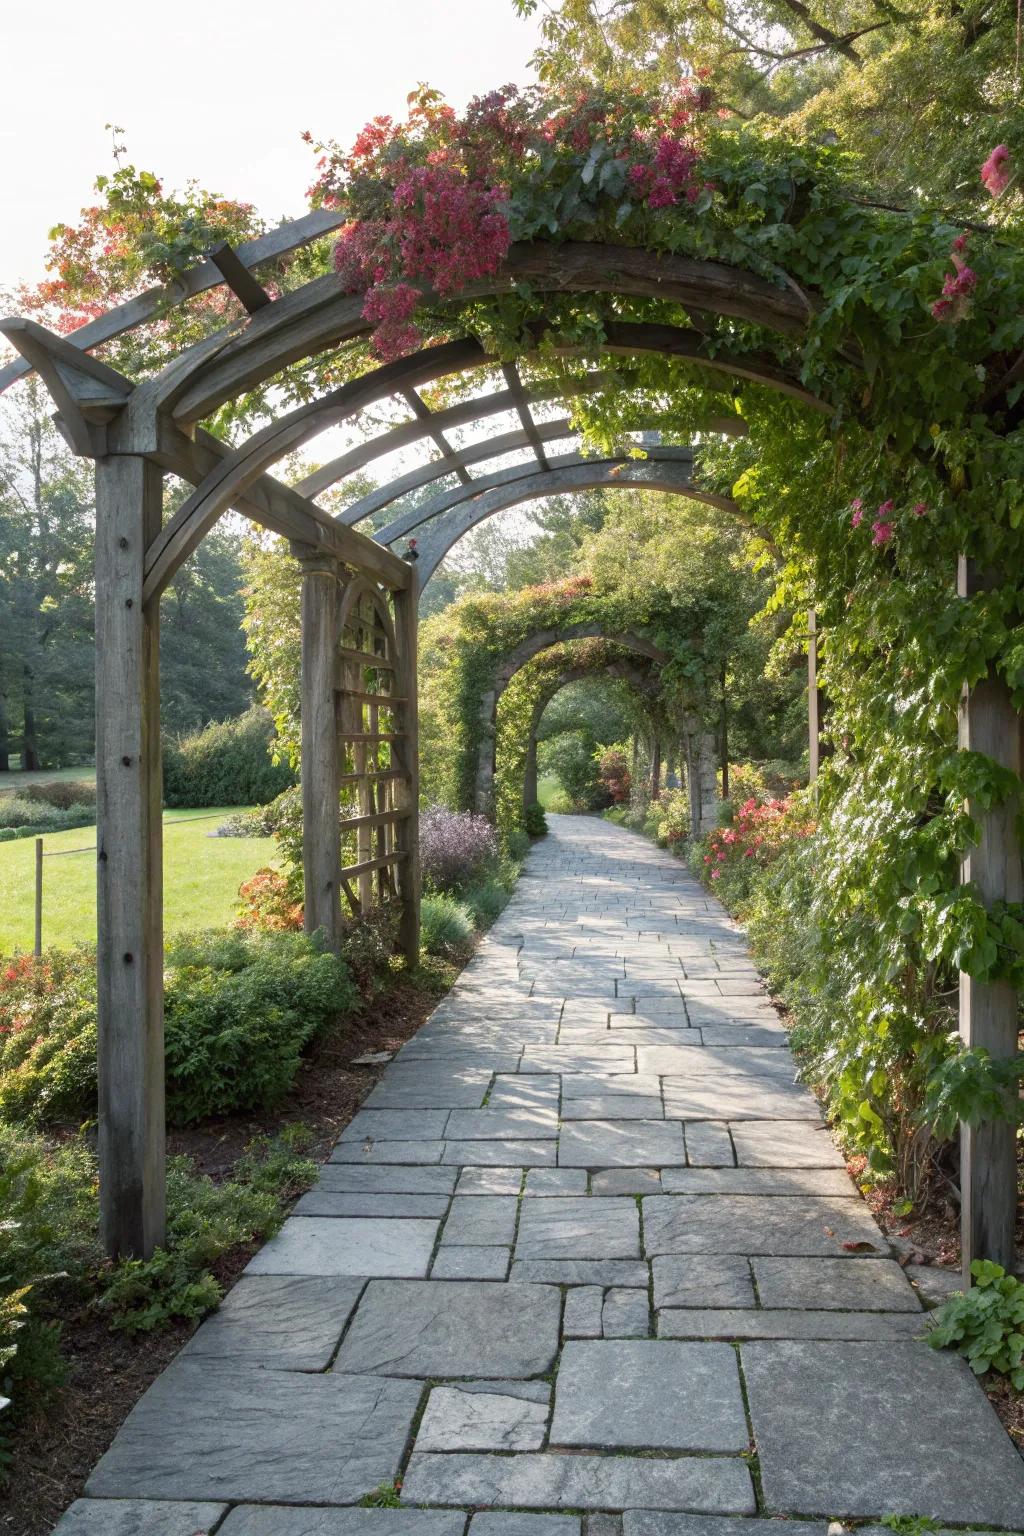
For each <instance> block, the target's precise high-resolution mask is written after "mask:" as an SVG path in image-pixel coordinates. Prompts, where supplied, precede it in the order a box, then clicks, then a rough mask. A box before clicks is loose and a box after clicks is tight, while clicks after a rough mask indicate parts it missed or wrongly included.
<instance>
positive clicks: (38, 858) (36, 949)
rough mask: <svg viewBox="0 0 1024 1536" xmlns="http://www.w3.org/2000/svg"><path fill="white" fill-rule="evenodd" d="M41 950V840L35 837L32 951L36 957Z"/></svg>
mask: <svg viewBox="0 0 1024 1536" xmlns="http://www.w3.org/2000/svg"><path fill="white" fill-rule="evenodd" d="M42 952H43V840H42V838H41V837H37V838H36V932H35V946H34V949H33V953H34V954H35V957H36V959H37V960H38V959H39V956H40V955H41V954H42Z"/></svg>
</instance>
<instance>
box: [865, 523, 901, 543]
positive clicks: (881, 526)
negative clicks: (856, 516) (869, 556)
mask: <svg viewBox="0 0 1024 1536" xmlns="http://www.w3.org/2000/svg"><path fill="white" fill-rule="evenodd" d="M871 528H872V532H873V533H874V535H875V536H874V538H873V539H872V540H871V542H872V544H888V542H889V540H890V539H891V538H892V536H893V533H894V532H895V529H894V528H893V526H892V523H887V522H884V521H883V519H882V518H878V519H877V520H876V521H875V522H873V523H872V524H871Z"/></svg>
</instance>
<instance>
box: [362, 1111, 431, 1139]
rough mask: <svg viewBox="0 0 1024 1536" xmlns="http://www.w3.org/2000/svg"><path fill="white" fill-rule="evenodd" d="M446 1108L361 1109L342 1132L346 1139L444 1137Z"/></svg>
mask: <svg viewBox="0 0 1024 1536" xmlns="http://www.w3.org/2000/svg"><path fill="white" fill-rule="evenodd" d="M449 1113H450V1111H448V1110H446V1109H360V1110H359V1111H358V1112H357V1113H356V1114H355V1115H353V1117H352V1119H351V1120H350V1121H349V1123H348V1125H346V1127H345V1129H344V1130H343V1131H342V1133H341V1140H342V1141H441V1140H443V1138H444V1127H445V1122H446V1121H447V1119H448V1115H449Z"/></svg>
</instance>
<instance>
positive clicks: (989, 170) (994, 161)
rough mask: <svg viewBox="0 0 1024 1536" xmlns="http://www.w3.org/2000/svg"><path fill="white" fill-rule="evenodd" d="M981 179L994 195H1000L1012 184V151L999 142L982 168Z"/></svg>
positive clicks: (987, 189)
mask: <svg viewBox="0 0 1024 1536" xmlns="http://www.w3.org/2000/svg"><path fill="white" fill-rule="evenodd" d="M981 180H982V183H983V185H984V187H985V190H986V192H988V193H989V194H990V195H991V196H992V197H1000V196H1001V195H1002V193H1004V192H1005V191H1006V189H1007V187H1008V186H1009V184H1010V151H1009V150H1008V149H1007V147H1006V145H1005V144H997V145H996V147H995V149H994V150H993V151H992V153H991V154H990V155H989V157H988V159H987V160H986V161H985V164H984V165H983V166H982V168H981Z"/></svg>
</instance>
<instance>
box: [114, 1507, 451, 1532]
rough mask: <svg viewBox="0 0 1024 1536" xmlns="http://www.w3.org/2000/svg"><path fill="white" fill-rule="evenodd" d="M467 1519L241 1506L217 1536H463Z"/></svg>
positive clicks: (438, 1512) (436, 1513)
mask: <svg viewBox="0 0 1024 1536" xmlns="http://www.w3.org/2000/svg"><path fill="white" fill-rule="evenodd" d="M465 1518H466V1517H465V1515H463V1514H462V1513H461V1512H459V1511H456V1510H451V1511H449V1510H444V1509H313V1508H309V1507H305V1508H294V1507H293V1508H287V1507H285V1506H283V1505H272V1504H239V1505H237V1506H236V1508H234V1509H233V1510H232V1511H231V1513H230V1514H229V1515H228V1517H227V1519H226V1520H225V1522H224V1524H223V1525H222V1526H221V1527H220V1529H219V1530H218V1532H217V1536H462V1530H463V1525H464V1523H465ZM140 1536H142V1533H141V1532H140Z"/></svg>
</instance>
